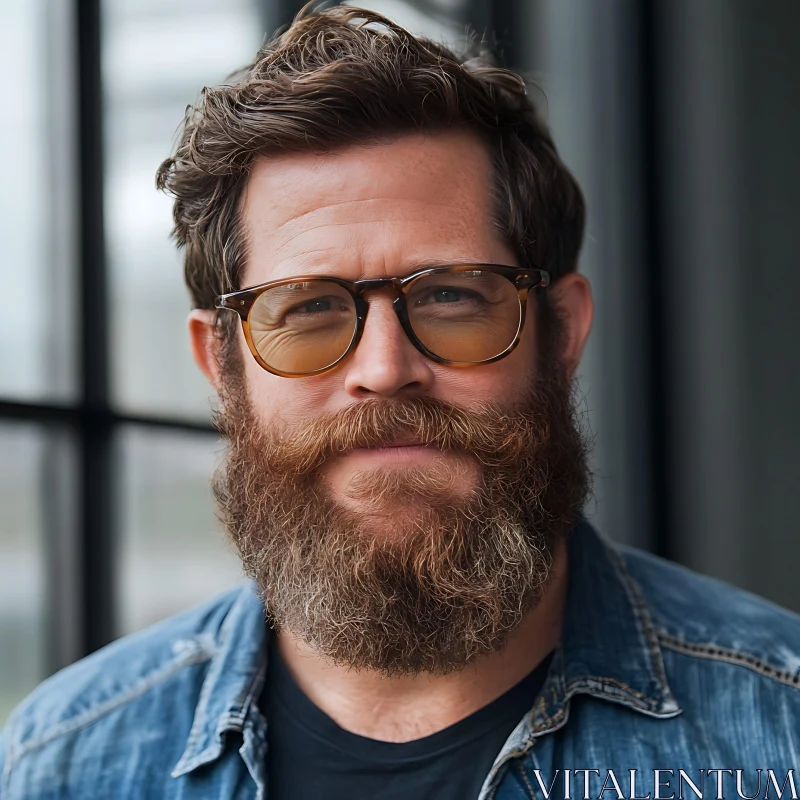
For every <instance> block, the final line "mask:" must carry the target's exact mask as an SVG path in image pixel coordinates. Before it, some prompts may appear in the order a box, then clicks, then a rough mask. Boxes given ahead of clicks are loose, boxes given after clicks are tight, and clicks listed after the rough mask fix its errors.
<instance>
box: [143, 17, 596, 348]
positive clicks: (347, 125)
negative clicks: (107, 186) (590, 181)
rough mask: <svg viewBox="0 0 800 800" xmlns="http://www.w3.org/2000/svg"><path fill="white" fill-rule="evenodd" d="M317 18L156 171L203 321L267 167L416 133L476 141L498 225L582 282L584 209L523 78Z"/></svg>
mask: <svg viewBox="0 0 800 800" xmlns="http://www.w3.org/2000/svg"><path fill="white" fill-rule="evenodd" d="M313 5H314V4H313V3H309V4H308V5H306V6H305V7H304V8H303V10H302V11H300V13H299V14H298V15H297V16H296V17H295V19H294V21H293V23H292V24H291V25H290V26H289V27H288V28H286V29H285V30H283V32H280V31H278V32H277V33H276V35H275V36H273V37H272V38H271V39H270V40H269V41H267V42H266V43H265V44H264V45H263V46H262V47H261V49H260V50H259V51H258V53H257V55H256V57H255V59H254V61H253V62H252V63H250V64H249V65H248V66H246V67H245V68H244V69H242V70H240V71H239V72H238V73H235V74H234V75H233V76H232V77H231V79H230V82H229V83H227V84H225V85H221V86H217V87H214V88H208V87H206V88H204V89H203V90H202V92H201V95H200V98H199V101H198V103H197V104H196V105H195V106H194V107H192V106H189V107H188V108H187V111H186V115H185V118H184V121H183V125H182V127H181V129H180V132H179V137H178V142H177V146H176V149H175V152H174V155H172V156H171V157H170V158H168V159H166V160H165V161H164V162H163V163H162V164H161V166H160V167H159V169H158V173H157V181H156V182H157V186H158V188H159V189H162V190H165V191H166V192H168V193H169V194H170V195H172V196H173V197H174V222H175V226H174V230H173V236H174V238H175V240H176V241H177V243H178V245H179V247H182V248H183V249H184V272H185V279H186V283H187V286H188V288H189V291H190V294H191V299H192V304H193V307H195V308H214V298H215V297H216V296H217V295H219V294H223V293H225V292H230V291H235V290H236V289H238V288H241V287H240V286H239V276H240V274H241V270H242V267H243V264H244V262H245V259H246V256H247V241H246V236H245V234H244V230H243V225H242V224H241V219H240V217H241V213H240V199H241V196H242V190H243V188H244V186H245V184H246V182H247V179H248V176H249V173H250V170H251V168H252V165H253V163H254V161H255V160H256V159H257V158H259V157H274V156H280V155H281V154H283V153H287V152H292V151H317V152H331V151H333V150H335V149H337V148H341V147H345V146H347V145H350V144H367V143H381V142H382V141H390V140H391V139H393V138H395V137H397V136H400V135H402V134H404V133H412V132H420V131H424V132H433V131H437V130H446V129H453V128H461V129H468V130H472V131H474V132H475V133H476V134H478V136H479V137H480V138H481V139H482V140H483V141H484V142H485V144H486V146H487V147H488V149H489V152H490V154H491V158H492V164H493V187H492V192H493V200H494V219H493V222H494V225H495V226H496V228H497V230H498V231H499V232H500V234H501V235H502V236H503V237H504V238H505V239H506V241H507V242H508V243H509V245H510V246H511V248H512V250H513V251H514V252H515V254H516V256H517V258H518V259H519V263H520V264H521V265H523V266H525V265H529V266H530V267H531V268H533V267H538V268H541V269H546V270H548V271H549V272H550V275H551V278H552V279H553V280H557V279H558V278H559V277H560V276H562V275H564V274H565V273H567V272H570V271H573V270H575V269H576V266H577V259H578V253H579V251H580V247H581V242H582V239H583V230H584V222H585V207H584V200H583V196H582V194H581V190H580V188H579V187H578V184H577V183H576V181H575V179H574V178H573V177H572V175H571V174H570V173H569V171H568V170H567V168H566V167H565V166H564V164H563V162H562V161H561V159H560V158H559V155H558V153H557V151H556V148H555V145H554V144H553V141H552V138H551V136H550V133H549V131H548V130H547V127H546V125H545V124H544V122H543V121H542V119H541V118H540V116H539V114H538V113H537V110H536V108H535V106H534V104H533V103H532V101H531V99H530V97H529V96H528V94H527V93H526V86H525V81H524V80H523V78H522V77H520V76H519V75H518V74H516V73H514V72H511V71H509V70H506V69H501V68H500V67H498V66H496V65H495V63H494V60H493V58H492V56H491V54H490V53H488V52H486V51H485V50H480V51H479V52H477V53H476V52H473V51H474V50H475V49H476V44H475V43H474V42H473V44H472V45H470V46H468V47H467V49H466V51H465V52H464V53H463V54H462V55H461V56H458V55H456V54H455V53H454V52H452V51H451V50H449V49H448V48H447V47H445V46H443V45H442V44H438V43H436V42H434V41H431V40H429V39H426V38H423V37H417V36H414V35H412V34H411V33H409V32H408V31H407V30H405V29H404V28H402V27H401V26H400V25H398V24H397V23H395V22H392V21H391V20H389V19H387V18H386V17H384V16H382V15H380V14H377V13H375V12H373V11H368V10H365V9H360V8H354V7H351V6H337V7H334V8H329V9H324V10H320V9H314V8H312V6H313ZM537 295H539V296H540V297H541V298H544V297H545V292H537ZM227 317H229V318H231V320H232V322H233V323H235V321H236V317H235V315H233V314H229V315H227ZM233 330H234V328H233V326H232V325H231V326H228V327H227V332H231V331H233ZM226 338H228V339H230V338H231V337H226Z"/></svg>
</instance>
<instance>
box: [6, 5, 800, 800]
mask: <svg viewBox="0 0 800 800" xmlns="http://www.w3.org/2000/svg"><path fill="white" fill-rule="evenodd" d="M158 183H159V185H160V186H161V187H162V188H164V189H167V190H168V191H169V192H171V193H172V195H173V196H174V197H175V235H176V237H177V240H178V242H179V244H180V245H181V246H182V247H183V248H184V252H185V272H186V279H187V283H188V286H189V289H190V291H191V293H192V296H193V301H194V306H195V308H194V310H193V311H192V313H191V315H190V320H189V328H190V335H191V342H192V347H193V352H194V357H195V359H196V361H197V363H198V365H199V366H200V368H201V369H202V370H203V372H204V373H205V375H206V376H207V377H208V379H209V381H210V382H211V383H212V384H213V386H214V387H215V389H216V392H217V394H218V396H219V406H218V411H217V415H216V419H217V423H218V425H219V428H220V430H221V431H222V433H223V435H224V437H225V439H226V440H227V442H228V445H229V448H228V453H227V458H226V459H225V462H224V464H223V465H222V466H221V467H220V469H219V471H218V473H217V475H216V476H215V478H214V484H213V485H214V492H215V494H216V498H217V500H218V503H219V507H220V513H221V517H222V519H223V521H224V523H225V526H226V528H227V530H228V532H229V533H230V536H231V538H232V540H233V542H234V543H235V545H236V547H237V548H238V550H239V552H240V554H241V557H242V561H243V564H244V567H245V570H246V572H247V574H248V576H249V577H250V578H251V582H250V584H249V585H247V586H246V587H245V588H244V589H237V590H236V591H233V592H231V593H229V594H227V595H226V596H224V597H222V598H218V599H216V600H214V601H213V602H212V603H209V604H208V605H205V606H204V607H202V608H200V609H197V610H194V611H192V612H189V613H187V614H184V615H182V616H180V617H178V618H175V619H173V620H169V621H167V622H165V623H162V624H160V625H158V626H156V627H155V628H153V629H151V630H149V631H147V632H145V633H143V634H139V635H137V636H134V637H130V638H127V639H123V640H121V641H119V642H117V643H115V644H113V645H111V646H110V647H108V648H106V649H104V650H103V651H101V652H99V653H97V654H95V655H93V656H91V657H90V658H87V659H85V660H84V661H82V662H80V663H78V664H77V665H74V666H73V667H71V668H69V669H67V670H65V671H63V672H61V673H60V674H58V675H56V676H55V677H54V678H52V679H50V680H49V681H47V682H46V683H45V684H44V685H43V686H42V687H40V689H39V690H37V692H36V693H34V695H33V696H32V698H30V699H29V700H28V701H27V702H26V703H25V704H23V706H22V707H21V708H20V709H19V710H18V712H17V713H16V714H15V715H14V718H13V719H12V722H11V723H10V725H9V727H8V729H7V732H6V735H5V739H4V747H5V752H4V756H3V757H4V761H5V771H4V784H3V786H4V788H5V790H6V794H5V795H4V797H8V798H22V797H25V798H45V797H80V798H87V797H102V798H111V797H114V798H116V797H137V798H140V797H141V798H151V797H166V798H221V797H224V798H250V797H258V798H266V797H269V798H270V800H287V799H288V798H293V799H294V800H316V799H317V798H337V799H338V798H372V797H380V798H390V799H392V800H397V799H399V798H409V797H412V798H416V800H425V799H426V798H431V800H432V799H433V798H435V799H436V800H456V799H457V798H458V800H463V799H464V798H481V800H484V799H485V798H496V800H512V798H515V799H516V798H524V797H538V796H540V795H542V796H545V797H569V796H582V797H589V796H592V797H595V796H603V794H604V792H605V791H606V790H609V789H610V790H612V791H613V792H614V793H615V794H616V795H617V796H618V797H623V796H624V797H636V796H640V797H650V796H657V797H665V796H669V794H668V792H669V791H670V789H669V788H668V787H669V781H670V779H673V780H674V781H675V783H677V781H678V780H681V781H683V780H684V778H686V779H687V780H689V781H691V782H692V786H695V787H697V789H698V791H700V792H701V795H700V796H702V792H703V791H705V792H706V793H707V796H718V797H722V796H727V797H730V796H733V787H734V780H735V786H736V791H737V792H738V793H739V795H740V796H744V795H743V794H741V791H740V790H742V791H747V792H749V793H750V795H749V796H752V797H755V796H758V795H753V794H752V790H753V786H754V785H755V781H756V776H757V779H758V785H759V789H758V792H763V791H764V789H765V788H766V789H768V788H769V785H770V784H769V782H768V781H769V778H768V774H770V773H769V771H770V770H771V775H772V778H773V780H777V781H778V783H779V784H780V785H781V787H783V790H785V791H789V790H790V789H792V787H794V785H795V784H794V777H793V774H792V775H790V773H789V772H788V771H789V770H791V769H792V768H793V767H792V765H796V764H797V762H798V752H799V751H798V743H800V736H799V735H798V734H799V733H800V731H798V725H797V722H796V720H797V719H798V712H800V692H798V674H800V667H798V665H800V625H798V618H797V617H796V616H794V615H791V614H790V613H789V612H785V611H782V610H780V609H778V608H776V607H774V606H772V605H770V604H768V603H766V602H765V601H762V600H760V599H758V598H755V597H753V596H752V595H747V594H745V593H742V592H740V591H737V590H735V589H733V588H731V587H727V586H725V585H723V584H720V583H717V582H714V581H711V580H708V579H706V578H703V577H701V576H698V575H695V574H693V573H691V572H689V571H687V570H685V569H681V568H679V567H676V566H674V565H671V564H668V563H667V562H664V561H662V560H659V559H657V558H654V557H652V556H649V555H646V554H644V553H642V552H638V551H635V550H633V549H629V548H623V547H619V546H614V545H612V544H611V543H610V542H609V541H607V540H606V539H605V538H603V537H601V536H600V535H599V534H598V533H597V532H596V531H595V530H594V529H593V528H592V527H591V526H590V525H589V524H588V523H587V522H586V520H585V519H584V518H583V517H582V508H583V505H584V502H585V500H586V498H587V495H588V492H589V483H590V482H589V472H588V469H587V451H588V448H587V443H586V441H585V438H584V435H583V434H582V433H581V427H580V425H579V421H578V419H577V415H576V408H575V396H574V392H573V379H574V375H575V371H576V368H577V366H578V363H579V360H580V357H581V353H582V351H583V348H584V344H585V342H586V340H587V337H588V334H589V330H590V326H591V321H592V298H591V292H590V288H589V284H588V282H587V280H586V279H585V278H584V277H583V276H581V275H580V274H578V273H577V272H576V265H577V258H578V253H579V250H580V245H581V238H582V235H583V226H584V205H583V200H582V197H581V193H580V190H579V188H578V186H577V185H576V183H575V181H574V180H573V179H572V177H571V176H570V174H569V173H568V171H567V170H566V168H565V167H564V165H563V164H562V162H561V161H560V159H559V157H558V155H557V152H556V149H555V147H554V145H553V142H552V140H551V138H550V136H549V134H548V132H547V130H546V128H545V126H544V125H543V123H542V122H541V120H540V118H539V117H538V116H537V114H536V111H535V109H534V108H533V106H532V105H531V103H530V101H529V100H528V98H527V97H526V94H525V89H524V84H523V82H522V80H521V79H520V78H519V77H518V76H516V75H514V74H512V73H510V72H507V71H504V70H501V69H498V68H496V67H493V66H492V65H491V63H490V62H488V61H487V60H486V58H482V59H472V60H465V59H464V58H458V57H456V56H455V55H454V54H453V53H451V52H450V51H448V50H447V49H445V48H444V47H442V46H440V45H437V44H434V43H432V42H430V41H426V40H423V39H419V38H415V37H414V36H412V35H411V34H409V33H408V32H407V31H405V30H403V29H402V28H400V27H399V26H397V25H395V24H394V23H392V22H390V21H388V20H386V19H384V18H382V17H380V16H378V15H377V14H373V13H370V12H366V11H362V10H358V9H353V8H345V7H338V8H335V9H332V10H328V11H323V12H311V11H306V12H304V13H303V14H302V15H301V16H300V17H298V19H297V20H296V21H295V22H294V24H293V25H292V26H291V27H290V28H288V30H287V31H285V32H284V33H283V34H282V35H281V36H279V37H278V38H275V39H273V40H272V41H271V42H269V43H268V44H267V45H265V47H264V48H263V49H262V50H261V51H260V52H259V53H258V55H257V57H256V59H255V60H254V61H253V63H252V64H251V65H250V66H249V67H247V68H246V69H245V70H244V71H243V72H242V73H241V74H239V75H238V76H237V77H236V79H235V80H234V81H233V82H232V83H231V84H230V85H226V86H221V87H218V88H216V89H207V90H205V91H204V94H203V96H202V101H201V102H200V103H199V105H198V107H197V108H195V109H193V110H192V111H191V112H190V113H189V114H188V115H187V118H186V120H185V124H184V128H183V132H182V135H181V137H180V141H179V144H178V146H177V149H176V152H175V154H174V156H173V157H172V158H170V159H168V160H167V161H166V162H165V163H164V164H163V165H162V166H161V168H160V170H159V173H158ZM176 568H180V567H179V565H176ZM737 769H738V770H739V772H738V773H736V775H735V778H734V770H737ZM681 770H683V773H681V772H680V771H681ZM759 770H761V771H759ZM743 771H744V772H743ZM762 775H763V776H764V783H763V785H762ZM726 778H728V779H729V782H728V783H726V782H725V779H726ZM790 778H791V781H792V783H791V784H788V783H787V782H786V781H788V780H789V779H790ZM593 781H594V783H593ZM674 788H675V786H674V784H673V789H672V792H673V796H674ZM775 788H776V791H777V789H778V784H776V786H775ZM683 791H684V785H683V783H681V796H683ZM715 792H716V794H714V793H715ZM726 792H727V793H726ZM792 796H796V794H793V795H792Z"/></svg>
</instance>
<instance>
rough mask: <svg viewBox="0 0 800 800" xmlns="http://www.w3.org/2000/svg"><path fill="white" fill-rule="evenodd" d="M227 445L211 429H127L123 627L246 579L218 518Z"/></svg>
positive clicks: (122, 454)
mask: <svg viewBox="0 0 800 800" xmlns="http://www.w3.org/2000/svg"><path fill="white" fill-rule="evenodd" d="M221 452H222V444H221V443H220V442H219V441H218V440H217V438H216V437H215V436H214V435H211V434H209V435H206V434H194V433H176V432H171V431H170V432H167V431H163V430H159V431H152V430H142V429H139V428H126V429H125V430H124V431H122V432H121V434H120V437H119V439H118V441H117V457H118V458H119V459H121V464H120V466H121V492H120V503H121V541H120V547H119V551H118V563H117V574H118V578H119V609H120V626H121V630H120V633H121V634H122V633H130V632H132V631H135V630H138V629H140V628H143V627H144V626H146V625H149V624H150V623H152V622H155V621H157V620H159V619H163V618H164V617H167V616H170V615H171V614H175V613H177V612H179V611H182V610H184V609H186V608H190V607H191V606H193V605H196V604H197V603H200V602H202V601H203V600H205V599H207V598H210V597H213V596H214V595H215V594H217V593H219V592H222V591H224V590H225V589H227V588H229V587H231V586H233V585H234V584H235V583H236V582H237V581H240V580H243V579H242V577H241V564H240V562H239V558H238V556H237V555H236V553H235V550H234V548H233V545H230V544H228V541H227V539H226V538H225V535H224V533H223V532H222V530H221V526H220V524H219V523H218V522H217V521H216V518H215V510H214V499H213V497H212V494H211V488H210V486H209V481H210V478H211V473H212V470H213V468H214V463H215V458H216V457H218V456H219V455H220V454H221Z"/></svg>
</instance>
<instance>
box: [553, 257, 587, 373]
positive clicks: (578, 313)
mask: <svg viewBox="0 0 800 800" xmlns="http://www.w3.org/2000/svg"><path fill="white" fill-rule="evenodd" d="M550 296H551V298H552V300H553V304H554V305H555V306H556V312H557V314H558V316H559V317H560V318H561V320H562V324H563V328H564V333H563V338H562V342H561V346H562V350H561V358H562V359H563V362H564V364H566V365H567V370H568V374H569V377H570V379H571V378H573V377H574V375H575V371H576V370H577V369H578V364H579V363H580V360H581V355H582V354H583V348H584V346H585V345H586V340H587V339H588V338H589V331H590V330H591V329H592V319H593V317H594V301H593V300H592V287H591V284H590V283H589V281H588V279H587V278H586V276H584V275H580V274H578V273H577V272H568V273H567V274H566V275H562V276H561V277H560V278H559V279H558V280H557V281H556V282H555V283H554V284H553V286H552V288H551V289H550Z"/></svg>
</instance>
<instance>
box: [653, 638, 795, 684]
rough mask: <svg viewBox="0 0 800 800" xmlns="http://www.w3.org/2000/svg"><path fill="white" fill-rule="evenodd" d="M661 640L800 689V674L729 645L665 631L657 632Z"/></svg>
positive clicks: (682, 651)
mask: <svg viewBox="0 0 800 800" xmlns="http://www.w3.org/2000/svg"><path fill="white" fill-rule="evenodd" d="M657 635H658V638H659V641H660V642H661V643H662V644H663V645H664V646H665V647H668V648H670V650H674V651H676V652H679V653H682V654H684V655H690V656H697V657H698V658H705V659H708V660H709V661H722V662H725V663H727V664H734V665H736V666H740V667H745V668H746V669H749V670H751V671H752V672H755V673H757V674H759V675H763V676H764V677H766V678H771V679H773V680H775V681H777V682H778V683H782V684H784V685H786V686H793V687H794V688H795V689H800V674H798V673H792V672H789V671H788V670H786V669H782V668H780V667H776V666H773V665H772V664H769V663H767V662H766V661H764V660H763V659H761V658H758V657H757V656H754V655H751V654H749V653H745V652H741V651H739V650H733V649H731V648H728V647H721V646H720V645H716V644H712V643H711V642H687V641H685V640H684V639H679V638H677V637H675V636H672V635H671V634H669V633H666V632H665V631H658V632H657Z"/></svg>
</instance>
